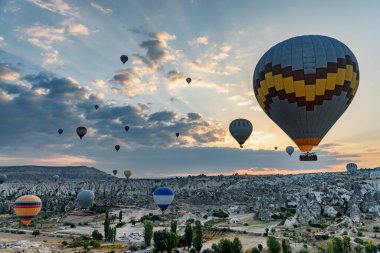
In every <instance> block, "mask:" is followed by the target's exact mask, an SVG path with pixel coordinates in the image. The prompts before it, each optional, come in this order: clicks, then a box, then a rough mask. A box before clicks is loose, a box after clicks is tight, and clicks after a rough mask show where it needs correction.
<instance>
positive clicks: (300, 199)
mask: <svg viewBox="0 0 380 253" xmlns="http://www.w3.org/2000/svg"><path fill="white" fill-rule="evenodd" d="M50 169H51V168H45V170H46V171H48V170H49V173H50V174H49V175H48V174H47V172H43V170H42V171H41V172H39V173H41V174H40V175H41V178H39V180H37V181H35V180H30V179H27V180H26V182H14V183H12V182H9V181H8V182H7V183H4V184H2V185H0V212H8V211H10V210H11V206H12V203H13V201H14V200H15V199H16V198H17V197H19V196H21V195H23V194H36V195H38V196H40V197H41V199H42V201H43V205H44V210H46V211H70V210H73V209H74V208H75V205H76V195H77V194H78V192H79V191H80V190H81V189H88V190H92V191H94V193H95V203H96V205H99V206H102V205H108V206H114V207H116V206H127V205H128V206H137V207H145V208H156V206H155V204H154V202H153V198H152V192H153V191H154V189H155V188H157V187H160V186H168V187H171V188H173V189H174V191H175V200H174V202H173V205H172V206H173V207H174V208H176V209H180V210H189V209H196V210H197V211H202V210H204V211H206V210H207V209H219V208H222V209H225V210H227V209H228V207H231V206H239V210H240V211H242V212H253V213H255V214H256V217H258V218H259V219H262V220H271V219H273V218H274V217H276V216H277V217H279V216H281V213H284V210H289V209H287V208H293V210H294V209H295V210H294V211H295V215H294V217H293V218H292V219H289V220H288V221H287V222H285V225H286V226H289V227H291V226H294V225H299V224H301V225H306V224H309V223H313V222H314V221H315V220H318V219H319V218H320V217H323V216H326V217H339V216H348V217H350V218H351V219H352V221H353V222H355V223H359V222H360V220H361V219H362V218H363V216H366V215H370V216H371V217H380V192H379V189H380V187H379V182H378V181H379V180H377V181H376V180H366V179H365V177H363V175H360V173H357V175H348V174H345V173H318V174H307V175H283V176H282V175H271V176H217V177H186V178H171V179H129V180H125V179H119V178H115V177H112V176H109V175H107V174H106V173H104V172H100V171H97V170H96V169H94V168H87V167H84V169H79V170H78V167H76V168H74V167H70V168H61V170H62V171H61V172H60V173H59V172H58V171H54V170H52V171H50ZM39 170H40V169H38V168H34V167H32V171H34V172H36V171H39ZM0 171H1V170H0ZM0 173H1V172H0ZM13 173H15V172H14V171H13ZM23 173H24V172H23ZM23 173H20V174H17V175H18V177H20V175H23V176H24V174H23ZM27 173H29V174H33V172H30V171H29V172H27ZM64 173H66V174H64ZM7 174H8V173H7ZM53 174H58V175H61V179H60V180H59V181H58V182H57V183H54V182H53V180H52V179H51V177H52V175H53ZM62 175H64V176H62ZM43 178H47V180H46V181H44V180H42V179H43ZM69 178H72V180H71V179H69ZM10 181H12V178H11V180H10Z"/></svg>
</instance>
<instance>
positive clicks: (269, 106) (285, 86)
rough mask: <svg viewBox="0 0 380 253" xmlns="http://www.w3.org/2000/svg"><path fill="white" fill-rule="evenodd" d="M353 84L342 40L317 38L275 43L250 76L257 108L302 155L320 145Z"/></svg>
mask: <svg viewBox="0 0 380 253" xmlns="http://www.w3.org/2000/svg"><path fill="white" fill-rule="evenodd" d="M358 85H359V67H358V62H357V60H356V58H355V55H354V54H353V53H352V52H351V50H350V49H349V48H348V47H347V46H346V45H344V44H343V43H342V42H340V41H338V40H336V39H333V38H330V37H326V36H321V35H305V36H299V37H294V38H291V39H288V40H285V41H283V42H281V43H279V44H277V45H275V46H274V47H272V48H271V49H269V50H268V51H267V52H266V53H265V54H264V55H263V56H262V57H261V59H260V60H259V62H258V63H257V65H256V68H255V72H254V76H253V89H254V93H255V96H256V99H257V101H258V102H259V104H260V106H261V108H262V109H263V110H264V112H265V113H266V114H267V115H268V116H269V117H270V118H271V119H272V120H273V121H274V122H275V123H276V124H277V125H278V126H279V127H280V128H281V129H282V130H283V131H284V132H285V133H286V134H287V135H288V136H289V137H290V138H291V139H292V140H293V141H294V143H295V144H297V146H298V147H299V149H300V150H301V151H302V152H309V151H311V150H312V149H313V147H314V146H317V145H318V144H319V143H320V142H321V140H322V138H323V137H324V136H325V135H326V134H327V132H328V131H329V129H330V128H331V127H332V126H333V125H334V123H335V122H336V121H337V120H338V119H339V117H340V116H341V115H342V114H343V113H344V111H345V110H346V109H347V108H348V106H349V105H350V103H351V101H352V99H353V98H354V96H355V93H356V91H357V89H358Z"/></svg>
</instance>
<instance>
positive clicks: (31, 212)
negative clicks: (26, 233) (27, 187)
mask: <svg viewBox="0 0 380 253" xmlns="http://www.w3.org/2000/svg"><path fill="white" fill-rule="evenodd" d="M41 208H42V201H41V199H40V198H39V197H37V196H35V195H24V196H21V197H19V198H18V199H16V202H15V204H14V206H13V210H14V211H15V213H16V216H17V217H18V218H19V219H20V220H21V222H22V224H24V225H25V226H28V225H29V224H30V222H31V221H32V219H33V218H34V217H36V216H37V215H38V213H39V212H40V211H41Z"/></svg>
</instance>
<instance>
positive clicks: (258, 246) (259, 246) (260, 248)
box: [257, 243, 264, 252]
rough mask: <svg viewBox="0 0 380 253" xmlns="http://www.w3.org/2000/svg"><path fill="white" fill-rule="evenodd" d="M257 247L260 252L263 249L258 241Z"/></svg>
mask: <svg viewBox="0 0 380 253" xmlns="http://www.w3.org/2000/svg"><path fill="white" fill-rule="evenodd" d="M257 248H258V249H259V250H260V252H261V251H262V250H263V248H264V247H263V245H261V244H260V243H259V244H258V245H257Z"/></svg>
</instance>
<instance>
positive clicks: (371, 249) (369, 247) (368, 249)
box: [364, 240, 377, 253]
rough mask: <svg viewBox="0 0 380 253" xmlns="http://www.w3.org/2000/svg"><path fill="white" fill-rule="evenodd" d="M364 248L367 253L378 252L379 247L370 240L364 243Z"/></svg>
mask: <svg viewBox="0 0 380 253" xmlns="http://www.w3.org/2000/svg"><path fill="white" fill-rule="evenodd" d="M364 250H365V252H366V253H376V252H377V247H376V245H375V243H374V242H373V241H372V240H369V241H366V242H365V243H364Z"/></svg>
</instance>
